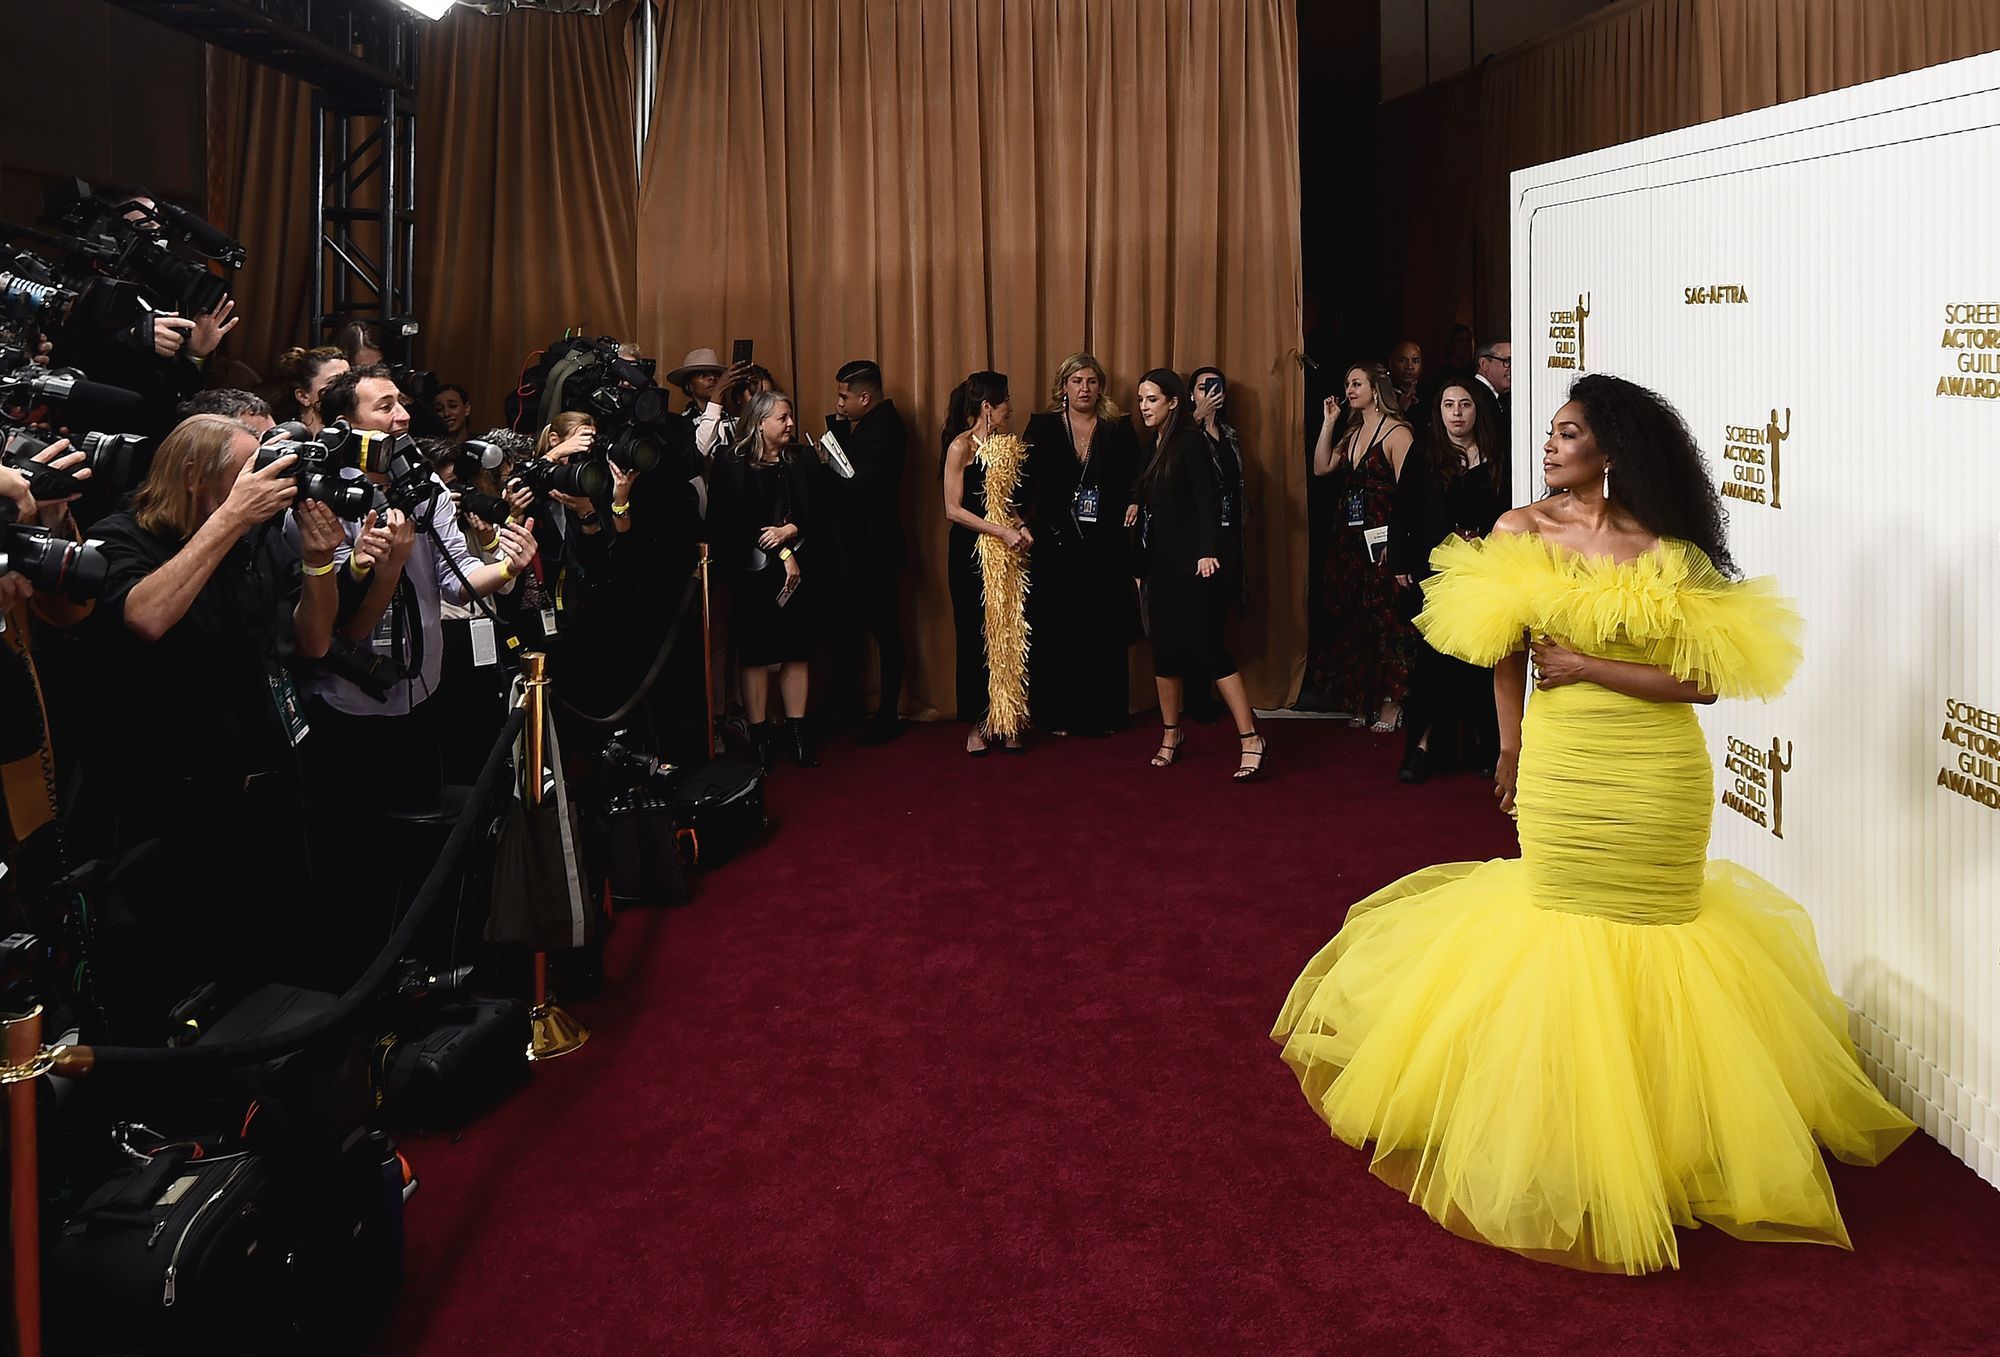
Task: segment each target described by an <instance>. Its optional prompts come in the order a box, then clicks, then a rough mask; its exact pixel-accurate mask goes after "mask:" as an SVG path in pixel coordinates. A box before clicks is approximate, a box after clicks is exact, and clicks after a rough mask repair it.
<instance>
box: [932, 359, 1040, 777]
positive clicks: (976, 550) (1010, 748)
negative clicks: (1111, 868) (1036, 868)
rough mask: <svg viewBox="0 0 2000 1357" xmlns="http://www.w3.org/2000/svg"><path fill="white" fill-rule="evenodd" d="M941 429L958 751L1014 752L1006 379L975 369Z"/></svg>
mask: <svg viewBox="0 0 2000 1357" xmlns="http://www.w3.org/2000/svg"><path fill="white" fill-rule="evenodd" d="M948 407H949V408H948V410H947V413H946V415H945V424H944V432H943V443H944V453H943V461H942V464H941V470H942V475H943V480H944V514H945V518H946V519H947V520H949V521H950V523H951V531H950V534H949V542H948V552H949V559H948V561H947V563H946V576H947V579H948V581H949V583H950V585H951V612H952V623H953V625H954V626H955V628H956V629H957V633H958V715H959V717H960V719H962V720H966V721H970V722H972V723H973V726H972V730H971V733H969V734H968V735H967V736H966V737H965V752H966V753H968V754H971V755H972V756H973V757H974V758H981V757H984V756H985V754H986V751H987V750H988V749H989V748H991V747H992V744H993V742H994V741H995V740H998V741H1000V742H1001V744H1000V747H1001V748H1002V749H1004V750H1006V751H1007V752H1008V753H1010V754H1018V753H1020V752H1021V748H1022V745H1021V735H1022V732H1023V731H1025V730H1026V729H1027V725H1028V623H1027V616H1026V602H1027V591H1028V553H1029V551H1031V550H1032V549H1033V547H1034V545H1035V539H1034V536H1033V535H1032V534H1031V533H1030V532H1029V531H1028V527H1027V525H1026V524H1025V523H1023V522H1022V521H1021V517H1020V513H1019V506H1020V505H1021V504H1022V503H1023V502H1025V500H1026V495H1027V487H1026V486H1025V485H1024V484H1023V479H1024V476H1025V471H1026V465H1027V446H1026V445H1025V444H1024V443H1022V442H1021V440H1020V439H1018V438H1016V437H1014V436H1013V435H1012V434H1010V433H1008V432H1007V420H1008V417H1009V416H1010V415H1011V414H1012V413H1013V402H1012V401H1011V399H1010V398H1009V393H1008V390H1007V378H1006V377H1005V376H1004V375H1003V374H1001V373H998V372H975V373H973V374H972V375H971V376H970V377H967V378H966V379H965V380H964V381H963V382H960V383H959V384H958V386H957V388H956V389H955V390H953V392H952V393H951V399H950V401H949V402H948Z"/></svg>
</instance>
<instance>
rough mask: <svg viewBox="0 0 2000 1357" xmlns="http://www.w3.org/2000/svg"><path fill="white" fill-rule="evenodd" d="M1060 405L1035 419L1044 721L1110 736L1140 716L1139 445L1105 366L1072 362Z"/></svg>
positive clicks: (1061, 372) (1059, 379)
mask: <svg viewBox="0 0 2000 1357" xmlns="http://www.w3.org/2000/svg"><path fill="white" fill-rule="evenodd" d="M1051 405H1052V408H1051V409H1049V410H1044V411H1042V412H1040V413H1038V414H1034V415H1031V416H1029V418H1028V428H1027V433H1026V439H1027V444H1028V457H1029V462H1030V465H1031V467H1032V472H1031V475H1030V479H1031V481H1032V482H1033V485H1034V499H1033V502H1032V504H1031V506H1030V509H1029V516H1028V517H1029V522H1030V523H1032V524H1033V525H1034V531H1035V588H1034V591H1033V592H1032V593H1031V594H1030V595H1029V596H1028V618H1029V621H1030V623H1031V624H1032V626H1033V629H1034V638H1035V646H1034V670H1035V678H1034V684H1033V693H1034V707H1035V724H1036V725H1037V726H1039V727H1041V728H1042V729H1044V730H1047V731H1050V732H1052V733H1055V734H1064V733H1069V734H1075V735H1109V734H1110V733H1111V732H1112V731H1114V730H1120V729H1123V728H1124V726H1125V724H1126V723H1127V721H1129V720H1130V718H1131V703H1130V694H1131V687H1130V685H1131V679H1130V670H1131V660H1130V651H1131V648H1132V642H1133V641H1135V640H1137V639H1138V637H1139V601H1138V597H1137V595H1136V594H1135V593H1134V592H1133V589H1132V534H1131V526H1132V523H1133V521H1134V520H1135V519H1136V518H1137V515H1138V507H1137V505H1135V504H1134V503H1133V500H1132V478H1133V476H1135V475H1136V474H1137V473H1138V470H1139V445H1138V441H1137V440H1136V439H1135V438H1134V437H1133V434H1132V426H1131V424H1130V423H1129V422H1128V421H1127V420H1126V418H1125V412H1124V411H1122V410H1120V409H1119V408H1118V406H1117V405H1116V404H1115V403H1114V402H1113V401H1112V399H1111V398H1110V397H1109V396H1108V395H1106V394H1105V390H1104V368H1103V366H1102V365H1101V364H1100V363H1099V362H1098V361H1097V360H1096V359H1095V358H1093V357H1091V356H1090V355H1089V354H1087V353H1074V354H1071V355H1070V356H1069V357H1068V358H1065V359H1064V360H1063V362H1062V365H1061V366H1060V367H1059V368H1058V369H1057V370H1056V379H1055V383H1054V390H1053V394H1052V399H1051Z"/></svg>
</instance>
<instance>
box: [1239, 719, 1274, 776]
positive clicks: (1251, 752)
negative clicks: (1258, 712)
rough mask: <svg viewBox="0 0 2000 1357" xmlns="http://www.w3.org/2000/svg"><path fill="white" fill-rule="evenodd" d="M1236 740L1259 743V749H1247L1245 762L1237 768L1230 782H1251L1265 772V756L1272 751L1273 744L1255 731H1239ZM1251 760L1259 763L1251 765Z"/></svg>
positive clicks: (1244, 753) (1244, 755) (1244, 752)
mask: <svg viewBox="0 0 2000 1357" xmlns="http://www.w3.org/2000/svg"><path fill="white" fill-rule="evenodd" d="M1236 738H1237V739H1239V740H1255V741H1257V747H1256V748H1255V749H1246V750H1244V751H1243V759H1244V762H1243V763H1242V764H1240V765H1239V766H1238V767H1237V769H1236V771H1235V772H1233V773H1231V774H1230V775H1229V780H1230V781H1231V782H1248V781H1250V779H1252V778H1254V777H1256V776H1257V775H1258V774H1259V773H1261V772H1263V771H1264V754H1265V752H1266V751H1267V750H1269V749H1270V747H1271V742H1270V741H1269V740H1267V739H1265V738H1264V737H1263V736H1262V735H1260V734H1258V733H1257V732H1256V731H1254V730H1252V731H1238V732H1237V735H1236ZM1251 759H1255V760H1257V761H1256V762H1255V763H1251V762H1249V760H1251Z"/></svg>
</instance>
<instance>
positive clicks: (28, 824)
mask: <svg viewBox="0 0 2000 1357" xmlns="http://www.w3.org/2000/svg"><path fill="white" fill-rule="evenodd" d="M32 460H34V461H35V462H39V463H43V464H46V465H49V466H52V467H54V468H55V469H56V470H58V471H67V472H69V473H70V474H71V475H73V476H75V477H76V478H77V479H78V480H87V479H88V478H89V476H90V471H89V469H88V468H86V467H82V466H81V463H82V461H83V454H82V453H81V452H72V451H70V448H69V443H68V442H67V441H66V440H64V439H57V440H56V441H54V442H53V443H50V444H49V445H48V446H47V447H46V448H44V449H43V450H42V451H41V452H39V453H37V454H36V455H35V456H34V458H33V459H32ZM71 498H74V497H71ZM69 504H70V500H69V499H61V500H52V501H37V500H36V499H35V498H34V494H33V487H32V484H31V482H30V480H29V477H28V475H27V474H26V473H25V472H23V471H21V470H19V469H18V468H15V467H0V516H4V517H6V518H8V519H11V520H12V521H13V522H16V523H21V524H33V525H36V526H38V527H41V528H44V529H47V530H48V531H49V532H52V533H55V534H57V535H59V536H62V537H66V538H68V539H69V540H70V541H73V542H74V541H80V540H81V536H80V534H79V533H78V532H77V527H76V521H75V519H74V518H72V517H71V515H70V509H69ZM93 606H94V605H93V604H92V603H90V602H80V601H77V600H74V599H71V598H66V597H64V596H62V595H60V594H52V593H48V592H46V591H44V590H43V589H40V588H37V587H36V585H35V582H34V580H33V579H32V578H31V577H30V576H29V575H26V574H23V573H21V572H20V571H18V570H9V571H7V572H5V573H4V574H0V787H4V791H5V798H6V809H7V823H6V826H5V827H6V829H7V830H8V836H7V837H8V839H9V842H10V843H12V844H13V845H19V844H22V843H24V842H25V841H26V840H27V839H28V837H29V836H30V835H31V834H33V833H35V832H36V831H37V830H39V829H41V828H42V827H43V826H44V825H47V824H49V823H50V822H51V821H53V820H54V819H55V818H56V815H57V813H58V806H57V790H56V786H55V777H54V770H55V766H56V765H55V760H54V751H53V746H52V742H51V739H50V735H49V731H50V727H51V725H52V724H53V722H52V720H51V717H50V714H49V711H48V708H47V705H46V704H45V702H44V699H43V685H42V676H41V672H40V667H39V665H38V664H37V660H36V656H35V653H34V646H33V640H34V636H35V631H36V628H37V625H38V624H40V625H46V626H50V627H55V628H70V627H74V626H76V625H77V624H78V623H80V622H82V621H84V620H85V619H86V618H88V617H89V616H90V613H91V609H92V607H93ZM6 860H7V862H8V864H9V865H10V866H14V867H19V866H20V865H21V863H20V862H19V860H18V859H17V858H16V856H15V854H14V853H12V852H11V851H10V852H9V853H7V855H6Z"/></svg>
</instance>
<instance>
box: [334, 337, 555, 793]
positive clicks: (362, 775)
mask: <svg viewBox="0 0 2000 1357" xmlns="http://www.w3.org/2000/svg"><path fill="white" fill-rule="evenodd" d="M320 409H321V411H322V413H323V414H324V415H325V417H326V418H327V420H328V421H329V422H330V423H332V422H336V421H340V420H345V421H347V423H348V424H349V425H350V426H351V427H352V428H354V429H357V430H368V431H373V432H377V433H384V434H389V435H391V436H392V438H405V437H407V431H408V429H409V412H408V411H407V410H406V409H405V408H404V406H403V402H402V397H401V393H400V392H399V391H398V390H397V387H396V382H395V378H394V377H393V376H392V375H391V373H390V371H389V369H388V368H386V367H382V366H380V365H374V366H369V367H362V368H353V369H350V370H349V371H347V372H345V373H343V374H342V375H341V376H339V377H337V378H335V379H334V380H333V381H332V382H330V383H329V384H328V385H327V387H326V389H325V390H324V391H323V392H322V393H321V395H320ZM411 455H412V456H415V451H414V447H412V449H411ZM341 474H342V475H343V476H344V477H347V478H350V479H351V478H355V477H365V478H366V479H368V480H369V481H370V482H372V483H373V484H374V485H375V486H376V487H377V488H378V489H381V488H386V487H388V485H389V479H388V477H387V475H385V474H384V472H383V471H382V470H380V469H379V468H378V467H374V466H371V467H369V468H366V469H357V468H352V467H350V468H347V469H345V470H343V471H342V473H341ZM427 479H428V485H429V486H430V487H431V488H432V491H433V493H431V495H430V496H429V498H428V499H427V500H426V501H425V502H424V503H423V504H422V506H421V507H417V508H415V509H414V510H413V511H412V512H409V513H406V512H405V511H403V510H401V509H397V508H390V509H389V510H387V511H386V512H385V513H381V514H376V513H371V514H370V515H369V516H368V517H367V518H366V519H364V520H363V521H362V522H360V523H354V524H347V525H344V529H345V530H344V533H343V541H342V543H341V545H340V546H339V547H338V548H337V549H336V551H335V558H336V561H337V563H338V564H339V566H340V573H341V575H342V576H343V578H344V584H343V590H344V592H345V593H346V595H347V601H346V606H345V607H344V608H343V609H342V615H341V620H340V622H339V625H338V627H337V629H336V640H335V644H334V646H333V647H332V651H333V654H332V655H331V656H330V657H329V659H330V663H331V665H332V666H333V671H332V672H322V673H321V674H320V675H319V676H318V677H317V678H316V679H315V681H314V684H313V699H314V700H313V703H312V713H313V714H312V718H311V719H312V724H313V727H314V729H315V731H316V732H317V733H316V734H315V736H314V740H313V751H314V763H315V769H316V770H317V769H319V768H320V767H322V766H324V767H326V768H327V770H328V772H329V774H330V776H332V777H333V778H334V780H335V783H336V784H337V786H336V787H334V788H329V791H330V792H332V793H333V794H335V795H337V794H338V790H337V787H338V786H346V787H352V788H356V789H357V790H361V791H363V792H365V794H366V796H367V798H368V800H367V804H370V805H379V804H381V802H382V801H383V800H384V799H385V798H394V797H399V796H400V797H405V798H409V799H411V800H413V801H414V802H415V803H416V804H428V803H429V802H430V801H432V800H434V799H435V796H436V792H437V787H438V784H439V776H438V751H437V738H436V735H435V727H434V725H433V724H432V723H431V721H430V720H428V719H424V718H421V717H420V716H419V713H420V711H421V709H422V707H423V704H424V701H425V699H426V698H428V697H429V696H430V695H431V693H432V692H433V691H434V690H435V689H436V688H437V686H438V682H439V678H440V675H441V673H442V668H443V662H444V640H443V631H442V628H441V622H440V609H441V607H442V605H443V603H444V602H445V601H446V600H447V599H449V600H450V601H452V602H455V603H467V602H469V601H470V600H471V599H473V598H485V597H487V596H488V595H490V594H492V593H494V592H496V591H497V590H499V589H500V588H501V587H502V586H504V585H505V584H506V583H507V582H508V581H509V580H511V579H513V578H514V577H515V576H516V575H519V574H521V573H522V572H523V571H525V570H526V569H527V567H528V564H529V562H530V561H532V560H533V559H534V555H535V538H534V522H533V520H532V519H530V520H529V521H528V522H527V523H524V524H514V523H506V524H502V525H501V526H500V528H499V543H498V549H499V553H500V559H499V560H498V561H497V562H496V563H494V564H490V565H489V564H485V563H482V562H481V561H480V560H479V559H478V558H477V557H476V556H474V555H473V553H472V551H471V550H470V548H469V547H468V546H467V545H466V541H465V537H464V535H463V534H462V533H461V532H460V531H459V528H458V523H457V518H456V514H455V513H454V512H453V505H452V500H451V496H450V495H449V493H447V491H446V488H445V485H444V482H443V481H441V480H439V479H438V477H437V475H436V473H435V472H430V473H428V475H427ZM357 668H361V669H363V670H373V671H376V672H378V673H379V671H381V670H384V669H386V671H387V682H386V683H384V684H383V685H382V687H381V689H380V690H379V695H378V693H377V692H374V691H370V690H369V689H368V688H366V687H364V686H363V682H365V681H369V680H367V679H365V678H362V676H360V675H357V673H356V669H357ZM358 679H359V680H360V681H357V680H358ZM360 749H367V750H369V751H371V759H370V760H369V761H368V762H367V764H366V765H365V766H364V765H362V764H359V763H357V761H356V760H355V758H354V755H355V751H357V750H360ZM322 756H324V759H323V761H322Z"/></svg>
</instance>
